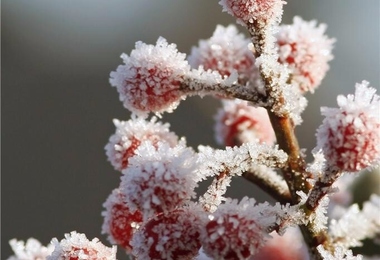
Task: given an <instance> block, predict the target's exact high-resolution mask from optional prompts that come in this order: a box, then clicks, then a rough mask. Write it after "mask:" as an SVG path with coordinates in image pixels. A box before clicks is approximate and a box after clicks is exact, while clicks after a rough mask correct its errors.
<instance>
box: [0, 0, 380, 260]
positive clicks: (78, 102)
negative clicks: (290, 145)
mask: <svg viewBox="0 0 380 260" xmlns="http://www.w3.org/2000/svg"><path fill="white" fill-rule="evenodd" d="M1 9H2V10H1V12H2V21H1V22H2V112H3V113H2V189H1V195H2V201H1V202H2V223H1V229H2V230H1V246H2V253H1V259H5V258H6V257H8V256H9V255H10V254H11V251H10V248H9V246H8V240H9V239H11V238H18V239H22V240H26V239H27V238H29V237H35V238H37V239H39V240H40V241H41V242H43V243H44V244H47V243H48V242H49V241H50V239H51V238H52V237H58V238H59V239H61V238H63V234H64V233H67V232H70V231H72V230H77V231H78V232H84V233H86V234H87V236H88V237H89V238H93V237H95V236H97V237H99V238H100V239H101V240H102V241H103V242H105V243H106V244H108V243H107V242H106V239H105V237H104V236H102V235H100V227H101V223H102V218H101V216H100V212H101V211H102V206H101V205H102V203H103V202H104V200H105V199H106V197H107V196H108V194H109V193H110V192H111V190H112V189H113V188H115V187H117V186H118V181H119V174H118V173H117V172H115V171H114V170H113V169H112V167H111V166H110V165H109V163H108V162H107V161H106V157H105V154H104V150H103V147H104V145H105V144H106V142H107V140H108V137H109V135H110V134H112V133H113V132H114V127H113V124H112V121H111V120H112V119H113V118H118V119H122V120H127V119H128V117H129V113H128V112H127V111H126V110H125V109H124V108H123V106H122V104H121V103H120V102H119V100H118V94H117V93H116V90H115V89H114V88H111V87H110V85H109V84H108V76H109V72H110V71H112V70H115V68H116V67H117V66H118V65H119V64H120V63H121V59H120V58H119V56H120V54H121V53H122V52H125V53H128V54H129V53H130V51H131V49H132V48H133V47H134V43H135V42H136V41H138V40H142V41H144V42H147V43H155V41H156V40H157V38H158V36H163V37H165V38H166V39H168V41H169V42H174V43H177V45H178V49H179V50H180V51H181V52H185V53H189V51H190V48H191V46H193V45H196V44H197V43H198V40H199V39H205V38H209V37H210V36H211V34H212V32H213V31H214V29H215V26H216V24H223V25H228V24H229V23H232V22H234V19H233V18H232V17H230V16H229V15H227V14H226V13H222V12H221V7H220V6H219V5H218V4H217V1H205V0H203V1H202V0H191V1H184V0H182V1H178V0H177V1H170V0H165V1H164V0H160V1H148V0H139V1H131V0H118V1H116V0H112V1H105V0H103V1H101V0H91V1H90V0H86V1H84V0H75V1H74V0H60V1H58V0H3V1H2V8H1ZM379 9H380V2H379V1H378V0H366V1H360V0H334V1H331V0H319V1H312V0H290V1H289V3H288V4H287V5H286V7H285V16H284V19H283V20H284V23H291V19H292V17H293V16H294V15H300V16H302V17H303V18H304V19H306V20H310V19H317V20H318V21H319V22H323V23H327V24H328V30H327V34H328V35H329V36H331V37H335V38H336V39H337V43H336V44H335V46H336V47H335V49H334V55H335V59H334V61H332V62H331V69H330V71H329V73H328V75H327V77H326V78H325V80H324V81H323V82H322V85H321V87H320V88H319V89H318V90H317V91H316V93H315V94H314V95H308V97H309V98H310V99H309V100H310V102H309V106H308V108H307V110H306V112H305V113H304V121H305V122H304V124H303V125H302V126H301V127H298V128H297V132H298V134H299V138H300V143H301V145H302V146H303V147H307V148H308V149H309V150H310V149H311V148H313V146H314V144H315V138H314V133H315V129H316V127H317V126H318V125H319V124H320V122H321V117H320V115H319V106H320V105H324V106H335V104H336V101H335V100H336V95H337V94H340V93H342V94H347V93H352V92H353V90H354V84H355V82H360V81H362V80H363V79H366V80H368V81H370V82H371V85H372V86H374V87H376V88H377V89H379V82H380V80H379V66H380V65H379V24H380V22H379V15H380V11H379ZM239 29H240V30H241V31H242V32H244V29H243V28H242V27H240V26H239ZM217 106H218V102H217V101H215V100H213V99H211V98H204V99H199V98H196V97H193V98H189V99H188V100H186V101H185V102H182V104H181V105H180V106H179V108H178V109H177V111H176V112H175V113H174V114H170V115H168V114H166V115H165V116H164V119H163V121H168V122H170V123H171V125H172V128H171V129H172V130H174V131H175V132H176V133H177V134H178V135H180V136H186V137H187V140H188V143H189V144H190V145H192V146H194V147H196V146H197V145H198V144H210V145H215V143H214V138H213V131H212V126H213V120H212V118H213V115H214V113H215V111H216V108H217ZM242 194H247V195H250V196H257V197H259V199H265V197H263V195H262V194H261V193H257V192H256V191H255V188H254V186H253V185H251V184H249V183H246V182H245V181H244V180H235V181H234V182H233V187H232V188H231V191H229V195H230V196H234V197H241V196H242ZM122 258H125V256H124V254H121V257H120V259H122Z"/></svg>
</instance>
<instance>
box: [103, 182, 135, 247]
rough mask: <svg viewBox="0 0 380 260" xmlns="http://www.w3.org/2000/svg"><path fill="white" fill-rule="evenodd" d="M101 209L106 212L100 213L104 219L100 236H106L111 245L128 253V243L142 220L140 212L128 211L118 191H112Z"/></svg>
mask: <svg viewBox="0 0 380 260" xmlns="http://www.w3.org/2000/svg"><path fill="white" fill-rule="evenodd" d="M103 207H104V208H105V209H106V210H105V211H103V212H102V216H103V217H104V221H103V225H102V234H107V235H108V240H109V241H110V242H111V244H118V245H120V246H121V247H123V248H124V249H125V250H126V251H127V252H130V251H131V250H132V248H131V246H130V245H129V242H130V240H131V239H132V235H133V233H134V232H135V231H136V230H137V229H138V228H139V226H140V225H141V222H142V220H143V219H142V214H141V212H140V211H138V210H136V211H134V212H132V211H131V210H130V209H129V207H128V205H127V204H126V202H125V198H124V196H123V194H121V193H120V190H119V189H114V190H113V191H112V193H111V194H110V195H109V196H108V198H107V200H106V202H104V204H103Z"/></svg>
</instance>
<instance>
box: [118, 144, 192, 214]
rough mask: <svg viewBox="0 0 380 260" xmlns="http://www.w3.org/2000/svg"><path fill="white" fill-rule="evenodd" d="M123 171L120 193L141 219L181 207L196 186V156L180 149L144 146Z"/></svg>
mask: <svg viewBox="0 0 380 260" xmlns="http://www.w3.org/2000/svg"><path fill="white" fill-rule="evenodd" d="M136 155H137V156H134V157H132V158H131V159H130V165H129V166H128V167H127V168H126V169H125V170H123V176H122V177H121V184H120V189H121V191H122V193H123V194H124V195H125V198H126V202H127V204H128V205H129V207H130V209H131V210H136V209H138V210H140V211H141V212H142V213H143V216H144V219H147V218H149V217H151V216H152V215H154V214H157V213H160V212H168V211H170V210H173V209H174V208H176V207H177V206H181V205H183V204H184V203H185V202H187V201H189V200H190V199H191V198H192V197H193V196H194V195H195V193H194V188H195V187H196V186H197V180H198V178H197V176H196V169H197V164H196V156H195V154H194V152H193V150H192V149H190V148H187V147H185V146H184V145H181V144H179V145H177V146H176V147H174V148H171V147H169V146H168V145H167V144H159V146H158V147H157V148H156V147H154V146H153V145H152V144H151V143H149V142H144V143H142V144H141V146H140V147H139V148H138V149H137V150H136Z"/></svg>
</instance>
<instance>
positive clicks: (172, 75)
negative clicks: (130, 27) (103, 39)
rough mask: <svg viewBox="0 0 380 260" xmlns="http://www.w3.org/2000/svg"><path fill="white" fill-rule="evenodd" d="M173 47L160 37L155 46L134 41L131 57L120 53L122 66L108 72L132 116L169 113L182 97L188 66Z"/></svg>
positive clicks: (182, 55) (174, 46)
mask: <svg viewBox="0 0 380 260" xmlns="http://www.w3.org/2000/svg"><path fill="white" fill-rule="evenodd" d="M185 57H186V55H185V54H183V53H179V52H178V50H177V46H176V45H175V44H168V43H167V41H166V40H165V39H164V38H162V37H160V38H159V39H158V40H157V43H156V45H148V44H145V43H143V42H137V43H136V46H135V50H133V51H132V52H131V55H130V56H128V55H126V54H122V55H121V58H122V59H123V61H124V63H125V65H120V66H119V67H118V68H117V69H116V71H113V72H111V74H110V76H111V78H110V83H111V85H112V86H114V87H116V88H117V91H118V92H119V95H120V101H122V102H123V104H124V107H125V108H127V109H128V110H130V111H131V112H133V113H136V114H138V115H143V116H146V115H147V114H148V113H149V112H156V113H161V112H165V111H166V112H172V111H173V110H174V109H175V108H176V107H177V105H178V104H179V101H180V100H181V99H183V98H184V96H183V93H182V92H181V91H180V90H179V88H180V85H181V81H182V78H183V76H184V75H185V74H186V73H188V72H189V70H190V66H189V64H188V62H187V61H186V60H185Z"/></svg>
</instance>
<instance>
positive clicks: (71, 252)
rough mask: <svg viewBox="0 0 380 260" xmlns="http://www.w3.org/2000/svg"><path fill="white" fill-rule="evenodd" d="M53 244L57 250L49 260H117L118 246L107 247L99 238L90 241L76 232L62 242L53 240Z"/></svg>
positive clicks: (67, 235)
mask: <svg viewBox="0 0 380 260" xmlns="http://www.w3.org/2000/svg"><path fill="white" fill-rule="evenodd" d="M51 243H52V244H53V245H54V246H55V248H54V251H53V253H52V254H51V256H48V257H47V258H46V259H47V260H67V259H70V260H82V259H87V260H116V246H113V247H112V248H110V247H106V246H105V245H103V244H102V243H101V242H99V239H97V238H94V239H93V240H91V241H89V240H88V239H87V237H86V236H85V235H84V234H80V233H77V232H75V231H73V232H71V233H70V234H65V238H64V239H62V240H61V242H59V241H58V239H57V238H53V239H52V241H51Z"/></svg>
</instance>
